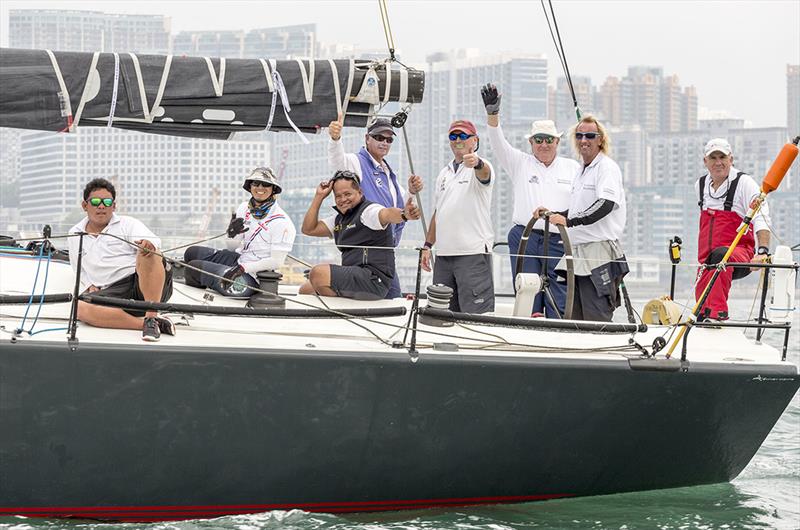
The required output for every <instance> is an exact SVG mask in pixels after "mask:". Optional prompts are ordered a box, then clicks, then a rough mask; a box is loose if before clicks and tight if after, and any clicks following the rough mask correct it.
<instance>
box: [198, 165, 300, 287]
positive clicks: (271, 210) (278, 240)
mask: <svg viewBox="0 0 800 530" xmlns="http://www.w3.org/2000/svg"><path fill="white" fill-rule="evenodd" d="M242 188H243V189H244V190H246V191H248V192H249V193H250V199H249V200H246V201H244V202H242V203H241V204H240V205H239V207H238V208H237V209H236V212H234V213H233V214H232V215H231V221H230V224H229V225H228V237H229V238H230V239H231V240H232V242H233V243H234V244H237V247H236V250H235V251H234V250H227V249H224V250H216V249H213V248H211V247H204V246H191V247H189V248H187V249H186V251H185V252H184V258H183V259H184V261H185V262H186V263H187V264H189V265H191V266H192V267H193V268H191V269H190V268H188V267H187V268H186V269H185V272H184V276H185V278H186V285H190V286H192V287H210V288H212V289H214V290H215V291H217V292H218V293H220V294H222V295H224V296H240V297H250V296H252V295H253V294H255V291H254V289H253V288H254V287H258V280H257V279H256V274H258V273H259V272H261V271H266V270H277V269H279V268H280V266H281V265H283V262H284V261H285V260H286V256H287V254H289V252H290V251H291V250H292V245H293V244H294V238H295V235H296V233H297V231H296V229H295V227H294V223H292V220H291V219H290V218H289V216H288V215H286V212H284V211H283V209H282V208H281V207H280V206H279V205H278V203H277V202H276V198H277V196H278V195H279V194H280V193H281V191H282V189H281V186H280V184H278V179H277V177H276V176H275V173H274V172H273V171H272V169H270V168H268V167H257V168H255V169H254V170H253V171H251V172H250V174H249V175H248V176H247V177H246V178H245V180H244V184H243V185H242ZM231 247H233V245H231ZM197 269H200V270H197ZM204 272H206V273H211V274H213V276H212V275H211V274H204ZM220 276H221V277H222V278H219V277H220Z"/></svg>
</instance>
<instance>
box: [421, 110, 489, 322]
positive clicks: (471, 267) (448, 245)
mask: <svg viewBox="0 0 800 530" xmlns="http://www.w3.org/2000/svg"><path fill="white" fill-rule="evenodd" d="M447 136H448V139H449V140H450V150H451V151H452V152H453V160H452V161H451V162H450V163H448V164H447V165H446V166H445V167H444V168H443V169H442V171H441V172H440V173H439V176H438V177H436V210H435V211H434V212H433V216H432V217H431V224H430V226H429V227H428V234H427V237H426V238H425V245H424V247H425V250H424V251H423V253H422V268H423V269H424V270H426V271H430V270H431V265H430V261H431V251H430V249H431V248H432V247H433V246H434V244H436V246H437V252H436V263H435V265H434V267H433V283H436V284H444V285H447V286H448V287H450V288H452V289H453V296H452V298H451V299H450V310H451V311H458V312H465V313H487V312H489V311H494V285H493V283H492V246H493V243H494V232H493V231H492V217H491V214H490V211H491V205H492V187H493V186H494V170H493V169H492V165H491V164H489V162H488V161H486V160H484V159H482V158H481V157H479V156H478V155H477V154H475V151H477V150H478V142H479V140H478V131H477V129H476V128H475V124H473V123H472V122H471V121H467V120H457V121H454V122H453V123H451V124H450V127H449V128H448V132H447Z"/></svg>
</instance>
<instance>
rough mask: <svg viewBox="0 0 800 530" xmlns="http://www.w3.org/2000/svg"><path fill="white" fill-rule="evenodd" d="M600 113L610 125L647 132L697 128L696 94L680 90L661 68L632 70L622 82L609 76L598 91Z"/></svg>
mask: <svg viewBox="0 0 800 530" xmlns="http://www.w3.org/2000/svg"><path fill="white" fill-rule="evenodd" d="M596 98H597V107H598V113H599V114H600V115H601V116H603V117H605V119H606V120H607V121H608V123H609V124H610V125H616V126H624V125H639V126H640V127H642V129H644V130H645V131H647V132H679V131H689V130H692V129H694V128H696V127H697V93H696V91H695V89H694V87H691V86H690V87H685V88H682V87H681V86H680V83H679V80H678V77H677V76H676V75H672V76H666V77H665V76H664V71H663V69H662V68H661V67H654V66H630V67H628V73H627V75H626V76H625V77H623V78H622V79H619V78H617V77H613V76H610V77H608V78H606V80H605V82H604V83H603V85H602V86H601V87H600V89H599V90H598V94H597V96H596Z"/></svg>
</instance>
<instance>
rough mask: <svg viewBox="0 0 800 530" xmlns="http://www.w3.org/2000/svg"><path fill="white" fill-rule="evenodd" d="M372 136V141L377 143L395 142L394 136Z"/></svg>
mask: <svg viewBox="0 0 800 530" xmlns="http://www.w3.org/2000/svg"><path fill="white" fill-rule="evenodd" d="M370 136H372V139H373V140H375V141H376V142H386V143H387V144H390V143H392V142H394V137H392V136H383V135H380V134H370Z"/></svg>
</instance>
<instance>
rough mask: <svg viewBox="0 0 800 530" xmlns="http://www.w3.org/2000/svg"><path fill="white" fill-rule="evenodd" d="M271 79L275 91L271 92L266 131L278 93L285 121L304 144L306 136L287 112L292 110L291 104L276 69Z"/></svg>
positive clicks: (273, 116) (272, 117)
mask: <svg viewBox="0 0 800 530" xmlns="http://www.w3.org/2000/svg"><path fill="white" fill-rule="evenodd" d="M272 81H273V83H274V85H275V91H274V92H273V93H272V105H270V108H269V120H268V121H267V128H266V130H267V131H268V130H269V129H270V127H272V120H273V119H274V118H275V105H276V104H277V103H278V95H279V94H280V97H281V104H282V106H283V114H284V115H285V116H286V121H287V122H289V125H291V126H292V129H294V132H296V133H297V135H298V136H299V137H300V139H301V140H302V141H303V143H304V144H308V143H309V141H308V138H306V135H304V134H303V132H302V131H301V130H300V129H298V128H297V125H295V124H294V122H293V121H292V118H290V117H289V112H290V111H291V110H292V107H291V105H290V104H289V97H288V96H287V95H286V87H285V86H284V84H283V79H281V74H280V72H278V71H277V70H274V71H273V72H272Z"/></svg>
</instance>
